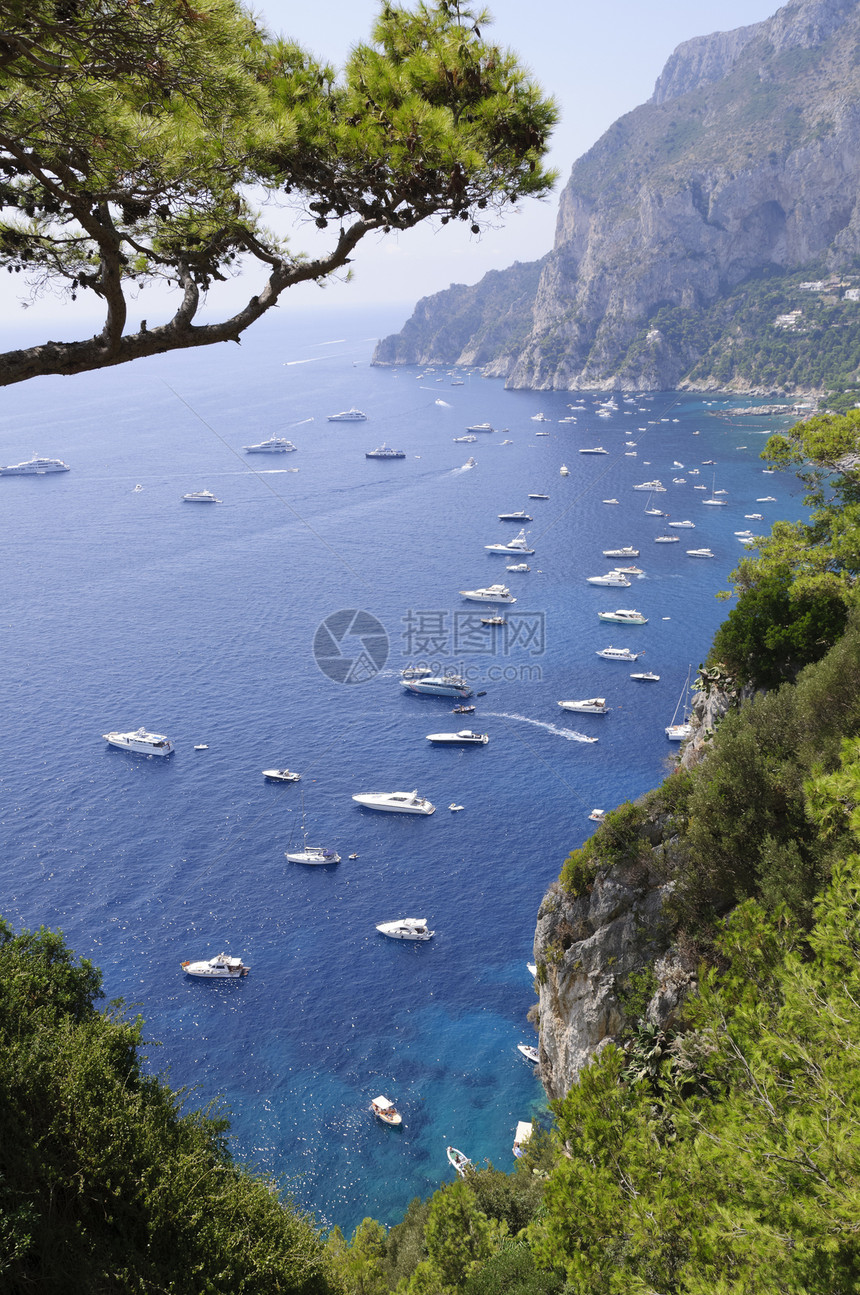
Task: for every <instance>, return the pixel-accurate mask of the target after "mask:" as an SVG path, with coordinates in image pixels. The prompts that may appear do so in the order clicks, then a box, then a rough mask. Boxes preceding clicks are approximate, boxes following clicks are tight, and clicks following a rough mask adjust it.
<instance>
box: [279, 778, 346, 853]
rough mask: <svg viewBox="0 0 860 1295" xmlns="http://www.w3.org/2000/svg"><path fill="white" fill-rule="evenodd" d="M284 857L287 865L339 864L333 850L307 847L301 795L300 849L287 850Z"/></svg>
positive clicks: (303, 804) (303, 802)
mask: <svg viewBox="0 0 860 1295" xmlns="http://www.w3.org/2000/svg"><path fill="white" fill-rule="evenodd" d="M284 857H285V858H286V860H287V862H288V863H316V864H319V863H340V855H339V854H335V852H334V850H325V849H323V847H322V846H321V845H308V832H307V827H306V826H305V798H304V795H302V848H301V850H287V851H286V852H285V855H284Z"/></svg>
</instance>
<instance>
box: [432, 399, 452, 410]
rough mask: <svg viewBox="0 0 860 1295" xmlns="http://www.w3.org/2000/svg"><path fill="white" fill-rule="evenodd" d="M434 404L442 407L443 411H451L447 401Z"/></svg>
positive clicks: (438, 401)
mask: <svg viewBox="0 0 860 1295" xmlns="http://www.w3.org/2000/svg"><path fill="white" fill-rule="evenodd" d="M433 403H434V404H436V405H441V406H442V408H443V409H450V408H451V406H450V405H449V404H448V401H447V400H436V401H434V402H433Z"/></svg>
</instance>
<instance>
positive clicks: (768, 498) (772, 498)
mask: <svg viewBox="0 0 860 1295" xmlns="http://www.w3.org/2000/svg"><path fill="white" fill-rule="evenodd" d="M756 503H757V504H775V503H776V495H762V496H761V498H760V499H757V500H756Z"/></svg>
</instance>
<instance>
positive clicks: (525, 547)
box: [484, 529, 534, 553]
mask: <svg viewBox="0 0 860 1295" xmlns="http://www.w3.org/2000/svg"><path fill="white" fill-rule="evenodd" d="M484 548H485V549H486V550H487V552H488V553H534V549H530V548H529V542H528V540H527V539H526V532H525V529H522V530H521V531H520V533H519V535H515V536H514V538H513V539H512V540H509V541H508V543H507V544H485V545H484Z"/></svg>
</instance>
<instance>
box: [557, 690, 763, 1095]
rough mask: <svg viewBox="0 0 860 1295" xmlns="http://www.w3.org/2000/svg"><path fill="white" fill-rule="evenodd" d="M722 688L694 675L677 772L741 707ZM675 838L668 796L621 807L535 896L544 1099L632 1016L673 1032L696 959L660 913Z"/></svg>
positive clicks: (615, 1038) (623, 1030)
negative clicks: (539, 898)
mask: <svg viewBox="0 0 860 1295" xmlns="http://www.w3.org/2000/svg"><path fill="white" fill-rule="evenodd" d="M723 685H724V680H723V679H722V678H721V677H720V676H719V673H718V672H714V671H711V672H709V671H703V672H701V673H700V676H699V681H698V684H697V688H696V691H695V693H694V698H695V700H694V703H693V714H692V717H691V718H692V724H693V733H692V735H691V737H690V739H689V741H687V742H686V743H685V744H684V748H683V753H682V756H681V760H680V767H681V768H682V769H691V768H693V767H694V766H695V765H696V764H698V763H699V762H700V761H701V760H702V759H703V758H704V756H705V754H706V752H707V750H708V747H709V745H710V742H711V739H712V738H713V735H714V732H715V730H716V728H717V726H718V724H719V721H720V720H721V719H722V718H723V716H724V715H725V714H726V712H727V711H728V709H729V708H730V706H732V705H734V704H737V703H738V701H739V700H740V697H739V695H738V694H737V693H735V692H729V691H726V689H725V687H724V686H723ZM601 834H605V835H608V836H609V838H610V840H609V842H608V843H607V844H604V843H603V842H601V841H600V840H599V839H598V838H599V837H600V835H601ZM678 834H679V822H678V820H677V819H676V817H675V815H674V813H673V812H672V797H671V794H669V795H665V794H664V795H660V794H658V795H655V794H653V793H652V794H651V795H649V796H647V797H645V798H644V800H643V802H642V803H641V804H640V805H639V806H637V807H633V806H628V807H627V808H626V810H625V809H624V807H622V810H621V811H618V812H617V814H613V815H610V816H609V819H608V820H607V822H606V823H605V824H603V825H602V826H601V827H599V828H598V829H597V833H596V834H595V845H594V852H593V853H590V851H589V849H588V847H586V848H585V849H584V850H583V851H581V852H577V853H578V854H580V855H581V856H583V858H582V860H581V861H580V862H579V863H577V865H575V866H574V867H573V868H567V867H566V868H565V871H564V872H563V873H562V880H561V882H556V883H554V884H553V885H552V886H551V887H550V889H549V890H548V891H547V893H546V895H545V896H544V898H543V901H542V903H541V906H540V910H539V912H538V919H537V928H536V930H535V941H534V959H535V963H536V965H537V968H538V976H537V986H538V1006H537V1017H538V1021H539V1027H540V1074H541V1079H542V1080H543V1084H544V1087H545V1088H546V1091H547V1093H548V1095H549V1096H550V1097H552V1098H558V1097H563V1096H564V1095H565V1093H566V1092H567V1091H568V1089H569V1088H570V1086H571V1084H572V1083H573V1082H574V1081H575V1079H576V1076H577V1075H578V1074H579V1071H580V1070H581V1069H582V1067H583V1066H585V1065H587V1063H588V1062H589V1061H590V1059H591V1058H592V1057H593V1056H594V1055H595V1054H596V1053H597V1052H599V1051H600V1050H601V1048H603V1047H605V1046H606V1044H608V1043H619V1042H621V1041H622V1040H623V1039H624V1038H625V1037H627V1036H628V1035H629V1033H630V1029H631V1026H632V1025H633V1023H634V1022H635V1021H636V1020H637V1019H638V1018H640V1017H644V1019H645V1020H646V1021H648V1022H649V1024H651V1025H653V1026H655V1027H657V1028H658V1029H660V1030H665V1029H669V1028H671V1026H672V1025H673V1023H674V1021H675V1019H676V1017H677V1014H678V1012H679V1009H680V1008H681V1006H682V1005H683V1002H684V999H685V998H686V996H687V994H688V993H689V992H690V990H691V989H692V988H693V987H694V986H695V983H696V975H695V973H696V969H697V965H696V956H695V953H693V954H691V953H690V952H689V951H688V950H686V949H685V948H683V947H679V946H678V944H677V943H676V940H675V934H674V929H673V922H672V919H671V918H670V917H669V916H668V915H667V912H666V901H667V899H669V898H670V896H671V894H672V882H671V880H670V878H671V876H672V873H673V871H674V863H675V859H674V855H675V852H676V848H677V842H678ZM613 854H614V855H616V856H617V857H616V859H615V861H612V862H607V863H605V864H604V866H600V860H601V859H606V858H607V856H610V857H611V856H612V855H613ZM595 863H596V866H595Z"/></svg>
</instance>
